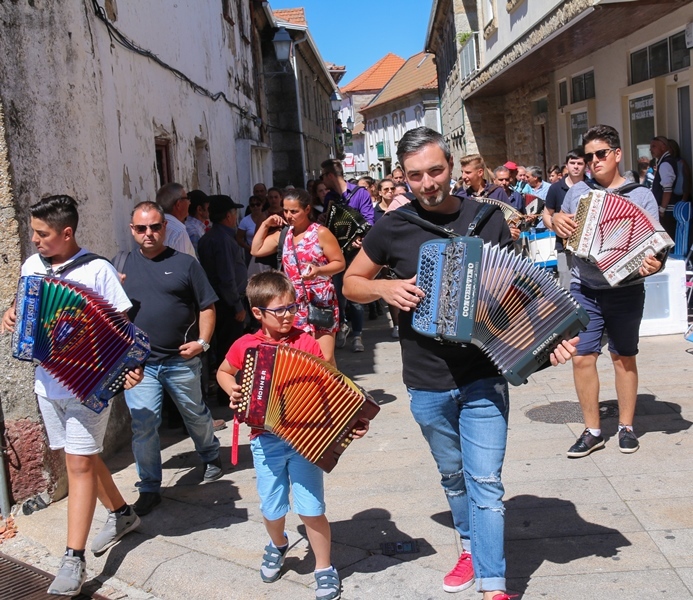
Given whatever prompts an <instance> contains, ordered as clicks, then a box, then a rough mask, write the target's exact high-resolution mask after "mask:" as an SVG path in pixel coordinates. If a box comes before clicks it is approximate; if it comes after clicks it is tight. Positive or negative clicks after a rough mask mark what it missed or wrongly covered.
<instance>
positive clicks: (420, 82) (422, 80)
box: [361, 52, 438, 111]
mask: <svg viewBox="0 0 693 600" xmlns="http://www.w3.org/2000/svg"><path fill="white" fill-rule="evenodd" d="M437 89H438V75H437V71H436V65H435V63H434V62H433V54H427V53H426V52H419V53H418V54H415V55H414V56H412V57H411V58H410V59H409V60H407V61H406V62H405V63H404V65H403V66H402V68H401V69H399V71H397V73H395V75H394V76H393V77H392V79H390V81H389V82H388V83H387V85H386V86H385V87H384V88H383V89H382V90H381V92H380V93H379V94H378V95H377V96H376V97H375V98H373V100H371V102H370V104H368V105H367V106H364V107H363V108H362V109H361V110H362V111H366V110H369V109H371V108H373V107H374V106H380V105H381V104H385V103H387V102H390V101H391V100H394V99H396V98H401V97H402V96H406V95H407V94H411V93H412V92H416V91H418V90H437Z"/></svg>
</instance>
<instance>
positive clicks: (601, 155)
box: [585, 148, 617, 163]
mask: <svg viewBox="0 0 693 600" xmlns="http://www.w3.org/2000/svg"><path fill="white" fill-rule="evenodd" d="M616 150H617V148H602V149H601V150H597V151H595V152H586V153H585V162H586V163H591V162H592V161H593V160H594V157H595V156H596V157H597V158H598V159H599V160H604V159H605V158H606V157H607V156H609V152H616Z"/></svg>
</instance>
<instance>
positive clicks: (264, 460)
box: [217, 271, 368, 600]
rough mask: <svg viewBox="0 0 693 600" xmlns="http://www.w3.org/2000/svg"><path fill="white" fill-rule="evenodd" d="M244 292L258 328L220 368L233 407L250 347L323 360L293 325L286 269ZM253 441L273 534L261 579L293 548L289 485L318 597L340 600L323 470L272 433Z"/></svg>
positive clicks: (274, 574) (271, 577)
mask: <svg viewBox="0 0 693 600" xmlns="http://www.w3.org/2000/svg"><path fill="white" fill-rule="evenodd" d="M246 295H247V297H248V301H249V302H250V307H251V310H252V312H253V316H254V317H255V318H256V319H257V320H258V321H259V322H260V330H259V331H258V332H257V333H254V334H246V335H244V336H243V337H241V338H240V339H238V340H237V341H236V342H234V344H233V345H232V346H231V349H230V350H229V352H228V354H227V355H226V360H224V362H223V363H222V364H221V366H220V367H219V370H218V371H217V381H218V382H219V385H220V386H221V387H222V388H223V389H224V390H225V391H226V392H227V393H228V394H229V396H230V398H231V402H230V406H231V408H233V409H235V408H236V407H237V402H238V400H239V399H240V397H241V394H240V386H239V385H238V384H237V383H236V379H235V375H236V373H238V371H239V370H240V369H241V368H242V367H243V357H244V355H245V351H246V350H247V349H248V348H255V347H257V346H259V345H260V344H261V343H273V344H287V345H289V346H291V347H293V348H297V349H299V350H303V351H304V352H309V353H311V354H314V355H315V356H317V357H319V358H323V354H322V351H321V350H320V345H319V344H318V342H317V341H316V340H315V339H314V338H313V337H312V336H311V335H310V334H308V333H306V332H304V331H301V330H299V329H296V328H294V326H293V323H294V317H295V315H296V311H297V309H298V305H297V304H296V291H295V290H294V286H293V284H292V283H291V281H289V279H288V278H287V277H286V276H285V275H284V274H283V273H280V272H278V271H266V272H264V273H259V274H257V275H255V276H253V277H252V278H251V279H250V281H249V282H248V287H247V288H246ZM367 431H368V423H366V422H364V423H363V424H362V425H361V426H360V429H358V430H357V431H356V432H355V435H354V437H363V436H364V435H365V434H366V432H367ZM250 440H251V441H250V447H251V450H252V453H253V463H254V465H255V471H256V473H257V489H258V494H259V496H260V509H261V511H262V515H263V519H264V523H265V527H266V528H267V533H269V536H270V542H269V543H268V544H267V546H266V547H265V554H264V556H263V559H262V566H261V567H260V577H261V578H262V580H263V581H264V582H265V583H272V582H274V581H276V580H277V579H279V577H280V576H281V568H282V565H283V564H284V559H285V558H286V552H287V550H288V548H289V540H288V537H287V535H286V532H285V531H284V523H285V519H286V513H287V512H288V511H289V490H290V489H291V491H292V494H293V504H294V511H295V512H296V513H297V514H298V515H299V517H300V518H301V521H303V523H304V525H305V526H306V531H307V533H308V540H309V542H310V545H311V547H312V549H313V553H314V554H315V580H316V582H317V590H316V594H315V597H316V600H335V599H336V598H339V597H340V594H341V591H340V581H339V575H338V574H337V571H336V569H335V568H334V567H333V566H332V563H331V560H330V546H331V533H330V524H329V522H328V520H327V517H326V516H325V501H324V489H323V472H322V470H321V469H320V468H319V467H317V466H316V465H314V464H313V463H311V462H309V461H308V460H306V459H305V458H303V457H302V456H301V455H300V454H298V453H297V452H296V451H295V450H294V449H293V448H292V447H291V446H290V445H289V444H288V443H286V442H284V441H283V440H281V439H279V438H278V437H277V436H275V435H274V434H272V433H270V432H267V431H263V430H260V429H252V430H251V432H250Z"/></svg>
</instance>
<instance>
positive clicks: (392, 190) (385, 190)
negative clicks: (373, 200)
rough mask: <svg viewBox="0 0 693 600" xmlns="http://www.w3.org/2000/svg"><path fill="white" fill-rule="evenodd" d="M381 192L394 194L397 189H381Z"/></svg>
mask: <svg viewBox="0 0 693 600" xmlns="http://www.w3.org/2000/svg"><path fill="white" fill-rule="evenodd" d="M380 191H381V192H394V191H395V188H393V187H391V188H389V187H388V188H380Z"/></svg>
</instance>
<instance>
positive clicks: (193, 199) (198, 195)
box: [188, 190, 209, 217]
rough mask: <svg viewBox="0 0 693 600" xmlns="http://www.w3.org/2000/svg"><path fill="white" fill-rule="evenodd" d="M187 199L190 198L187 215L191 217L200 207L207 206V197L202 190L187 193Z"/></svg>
mask: <svg viewBox="0 0 693 600" xmlns="http://www.w3.org/2000/svg"><path fill="white" fill-rule="evenodd" d="M188 198H190V206H188V215H189V216H191V217H194V216H195V213H196V212H197V209H198V208H199V207H200V206H204V205H205V204H209V196H208V195H207V194H205V193H204V192H203V191H202V190H192V191H191V192H188Z"/></svg>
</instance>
